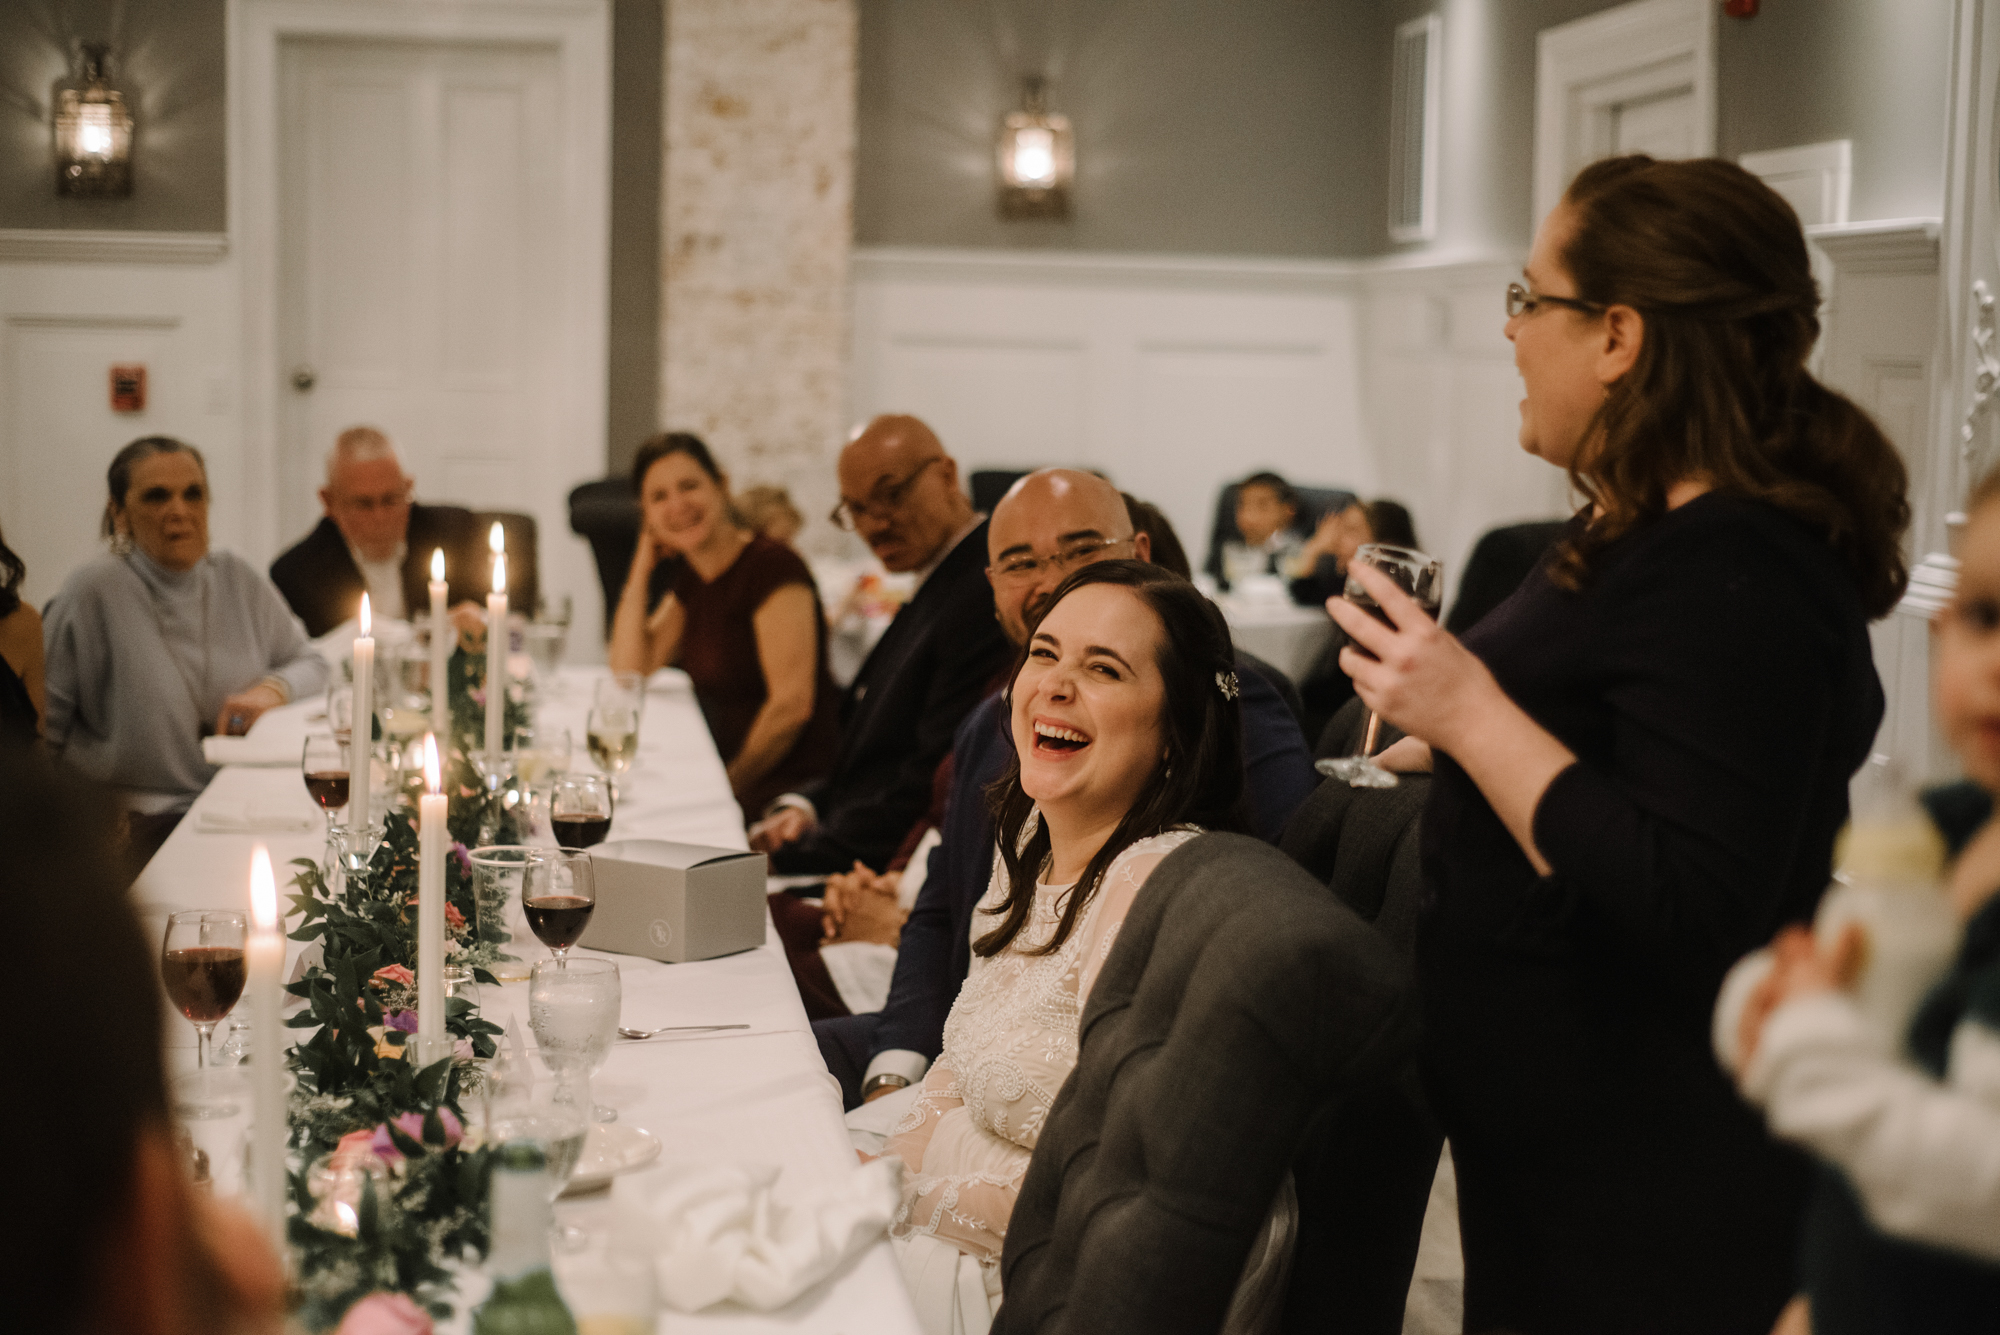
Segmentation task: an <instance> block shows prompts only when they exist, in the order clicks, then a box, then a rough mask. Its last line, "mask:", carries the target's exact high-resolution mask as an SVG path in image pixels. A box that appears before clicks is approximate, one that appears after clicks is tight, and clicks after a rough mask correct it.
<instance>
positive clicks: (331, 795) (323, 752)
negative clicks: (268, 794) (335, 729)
mask: <svg viewBox="0 0 2000 1335" xmlns="http://www.w3.org/2000/svg"><path fill="white" fill-rule="evenodd" d="M299 773H300V774H301V775H303V776H304V777H305V781H306V791H307V792H308V793H311V794H312V800H313V801H315V802H317V803H319V809H320V810H321V811H323V812H325V813H326V847H327V855H326V856H325V857H323V858H322V859H321V862H322V863H323V864H324V865H326V866H331V865H332V850H333V813H334V812H336V811H339V810H340V809H342V808H343V807H345V806H346V805H347V797H348V768H347V747H346V745H345V744H343V743H342V742H341V741H340V739H339V738H337V737H322V736H319V735H318V734H314V735H312V736H309V737H307V738H306V746H305V751H304V752H303V753H302V754H301V755H300V756H299Z"/></svg>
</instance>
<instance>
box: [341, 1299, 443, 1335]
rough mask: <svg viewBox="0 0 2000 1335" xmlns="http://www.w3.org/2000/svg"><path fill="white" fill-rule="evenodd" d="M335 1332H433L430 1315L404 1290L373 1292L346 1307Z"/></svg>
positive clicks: (399, 1334) (360, 1334) (373, 1334)
mask: <svg viewBox="0 0 2000 1335" xmlns="http://www.w3.org/2000/svg"><path fill="white" fill-rule="evenodd" d="M335 1335H431V1316H430V1313H429V1312H426V1311H425V1310H424V1309H423V1308H421V1307H419V1306H417V1305H416V1303H414V1302H412V1301H411V1300H410V1299H409V1297H408V1296H407V1295H405V1294H401V1293H371V1294H369V1295H368V1296H367V1297H366V1298H363V1299H362V1300H361V1301H360V1302H358V1303H356V1304H354V1306H352V1307H350V1308H348V1309H347V1315H346V1316H344V1317H342V1318H341V1319H340V1329H339V1330H338V1331H336V1332H335Z"/></svg>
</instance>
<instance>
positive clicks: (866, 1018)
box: [813, 468, 1318, 1108]
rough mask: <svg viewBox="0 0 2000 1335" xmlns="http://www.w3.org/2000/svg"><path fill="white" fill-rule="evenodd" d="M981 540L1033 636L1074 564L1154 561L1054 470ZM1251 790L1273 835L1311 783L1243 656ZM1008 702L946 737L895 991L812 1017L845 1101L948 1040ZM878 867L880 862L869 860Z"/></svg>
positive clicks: (1116, 501)
mask: <svg viewBox="0 0 2000 1335" xmlns="http://www.w3.org/2000/svg"><path fill="white" fill-rule="evenodd" d="M987 546H988V548H989V550H990V552H991V558H992V563H991V565H990V566H989V567H988V568H987V575H988V577H989V579H990V580H991V582H992V589H993V594H994V605H995V607H996V610H997V613H998V615H999V619H1000V624H1001V625H1002V626H1003V627H1004V628H1005V629H1006V633H1007V638H1008V639H1009V640H1010V641H1012V642H1013V643H1014V644H1015V645H1021V644H1025V643H1026V642H1027V639H1028V629H1027V623H1028V621H1029V620H1030V619H1031V618H1032V617H1033V616H1034V615H1035V614H1036V613H1037V612H1039V611H1040V610H1041V606H1042V604H1043V603H1045V602H1046V601H1047V600H1048V597H1049V595H1050V594H1051V593H1053V592H1054V591H1055V587H1056V586H1057V585H1058V584H1060V583H1061V582H1062V581H1063V578H1064V577H1065V576H1066V575H1067V574H1068V573H1069V572H1070V571H1071V570H1074V569H1076V568H1077V567H1078V566H1080V565H1085V564H1088V563H1089V562H1091V561H1101V560H1108V559H1112V558H1117V557H1127V558H1132V559H1136V560H1141V561H1147V560H1151V559H1152V546H1151V542H1150V540H1149V539H1148V537H1147V535H1146V534H1144V533H1139V532H1134V531H1133V527H1132V521H1131V517H1130V515H1129V513H1128V512H1127V510H1126V507H1125V501H1124V498H1123V497H1122V496H1121V495H1120V494H1119V492H1118V490H1117V489H1116V488H1115V487H1113V486H1112V485H1111V484H1110V483H1109V482H1106V481H1105V480H1104V479H1103V478H1100V477H1098V476H1096V475H1095V474H1091V473H1080V472H1073V471H1071V470H1068V469H1060V468H1048V469H1043V470H1042V471H1041V472H1038V473H1030V474H1029V475H1028V476H1027V477H1024V478H1022V479H1021V480H1020V481H1019V482H1017V483H1015V484H1014V487H1013V489H1012V490H1011V491H1009V492H1008V493H1007V495H1006V497H1005V498H1004V499H1002V500H1001V502H1000V504H999V505H997V506H995V507H994V509H993V519H992V522H991V524H990V525H989V526H988V533H987ZM1236 675H1237V679H1238V682H1239V684H1240V689H1241V692H1242V698H1241V702H1240V704H1241V708H1242V711H1243V758H1244V766H1245V770H1246V778H1247V783H1246V788H1245V797H1246V799H1247V805H1248V807H1249V814H1250V818H1251V826H1252V829H1253V830H1254V831H1255V832H1256V833H1257V834H1259V835H1261V836H1262V837H1264V838H1265V839H1267V840H1270V841H1271V842H1273V843H1275V842H1277V839H1278V836H1279V834H1280V833H1282V831H1283V830H1284V827H1285V823H1286V822H1287V821H1288V820H1290V819H1291V815H1292V812H1293V811H1295V810H1297V809H1298V806H1299V804H1300V803H1301V802H1303V801H1304V800H1305V798H1306V796H1307V794H1309V793H1310V792H1311V791H1312V790H1313V787H1314V786H1315V785H1316V784H1317V783H1318V776H1317V775H1315V774H1314V773H1313V768H1312V757H1311V754H1310V753H1309V752H1308V751H1307V749H1306V743H1305V736H1304V734H1303V733H1301V732H1300V731H1299V725H1298V720H1297V719H1296V718H1295V717H1294V716H1293V714H1292V712H1291V710H1290V709H1289V708H1287V707H1286V705H1285V702H1284V700H1283V699H1282V698H1281V697H1280V696H1279V694H1278V692H1277V690H1276V688H1274V687H1273V686H1272V685H1271V684H1270V682H1269V681H1268V680H1266V679H1265V677H1264V675H1263V673H1262V672H1260V671H1258V670H1257V668H1256V666H1254V665H1253V664H1252V663H1250V662H1245V661H1244V660H1243V658H1242V656H1241V655H1239V656H1238V665H1237V673H1236ZM1013 746H1014V743H1013V739H1012V737H1011V736H1009V733H1008V717H1007V707H1006V702H1005V701H1004V700H1003V699H1002V698H1001V696H1000V695H999V694H997V693H995V694H993V695H990V696H989V697H988V698H986V699H985V700H983V701H981V702H980V704H979V706H978V707H977V708H976V709H974V710H973V711H972V713H971V714H970V715H969V716H968V717H967V718H966V719H965V721H964V723H963V724H962V725H961V726H960V727H959V729H958V731H957V734H956V735H955V736H954V738H953V751H952V787H951V796H950V798H949V799H948V800H947V802H946V805H945V815H944V824H943V826H942V827H941V828H940V830H939V836H940V842H939V844H938V846H937V847H936V848H934V849H932V850H931V855H930V862H929V864H928V867H927V869H926V872H925V878H924V885H923V889H922V890H920V891H918V893H917V902H916V904H915V905H914V906H913V907H912V908H911V910H910V916H909V920H908V921H906V922H905V923H904V924H903V930H902V938H901V941H900V943H899V944H898V946H897V953H896V971H895V974H894V976H893V979H892V981H891V982H890V985H889V999H888V1002H887V1003H886V1004H885V1005H884V1006H883V1007H882V1009H881V1010H880V1011H875V1012H870V1013H868V1014H864V1015H843V1016H840V1017H838V1018H836V1019H830V1020H815V1021H814V1022H813V1035H814V1037H815V1038H817V1039H818V1040H819V1046H820V1054H821V1055H822V1056H823V1057H824V1058H825V1060H826V1064H827V1069H828V1070H830V1071H832V1072H833V1074H834V1075H835V1077H836V1078H838V1079H839V1081H840V1085H841V1092H842V1096H843V1098H844V1100H845V1102H846V1104H847V1106H848V1107H850V1108H851V1107H854V1106H855V1105H856V1104H857V1103H859V1102H860V1101H861V1100H862V1099H863V1098H864V1097H870V1096H874V1095H879V1094H883V1093H887V1092H889V1090H891V1089H895V1088H901V1087H902V1086H904V1085H908V1084H914V1083H915V1082H916V1081H918V1080H920V1079H922V1078H923V1074H924V1071H925V1070H926V1068H928V1067H929V1065H930V1062H931V1059H932V1058H934V1057H936V1056H937V1054H938V1050H939V1049H940V1048H941V1047H942V1046H943V1042H944V1022H945V1017H946V1016H947V1015H949V1014H950V1012H951V1004H952V1002H953V1001H954V1000H956V999H957V997H958V989H959V985H960V984H961V983H963V982H964V981H965V975H966V971H967V970H968V969H969V968H970V967H971V964H972V947H971V936H972V930H971V929H972V918H973V913H974V911H975V909H977V907H978V904H979V900H980V897H981V896H982V895H984V894H985V893H986V887H987V882H988V879H989V878H990V876H991V875H992V871H993V818H992V815H991V814H990V812H989V810H988V808H987V804H986V789H987V786H988V785H989V784H991V783H992V782H993V781H994V780H995V779H997V778H999V777H1000V776H1001V775H1002V774H1004V773H1005V772H1006V769H1007V761H1008V758H1009V757H1010V756H1011V755H1012V754H1013ZM873 865H875V866H881V865H882V864H881V863H875V864H873Z"/></svg>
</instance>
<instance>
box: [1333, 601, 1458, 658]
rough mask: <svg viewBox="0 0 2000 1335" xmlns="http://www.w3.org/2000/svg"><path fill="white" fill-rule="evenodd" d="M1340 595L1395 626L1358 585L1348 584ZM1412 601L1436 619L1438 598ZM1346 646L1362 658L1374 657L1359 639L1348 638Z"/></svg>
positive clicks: (1380, 620) (1380, 619)
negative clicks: (1362, 645) (1345, 590)
mask: <svg viewBox="0 0 2000 1335" xmlns="http://www.w3.org/2000/svg"><path fill="white" fill-rule="evenodd" d="M1341 596H1342V597H1343V598H1345V599H1346V600H1347V601H1348V602H1350V603H1353V604H1354V605H1355V606H1356V607H1358V608H1360V609H1361V610H1362V611H1364V612H1366V613H1367V614H1368V615H1369V616H1371V617H1374V618H1375V619H1376V620H1377V621H1379V622H1381V623H1382V624H1383V625H1385V626H1388V627H1390V628H1392V629H1393V628H1394V627H1395V624H1396V623H1395V622H1393V621H1391V620H1389V614H1388V613H1387V612H1384V611H1383V610H1382V606H1381V604H1379V603H1377V602H1376V601H1375V600H1374V599H1373V598H1370V597H1369V596H1368V595H1367V594H1366V593H1364V592H1362V591H1361V590H1360V588H1359V586H1358V585H1356V586H1350V587H1349V588H1348V590H1347V592H1346V593H1344V594H1342V595H1341ZM1412 601H1413V602H1415V603H1416V605H1417V606H1418V607H1421V608H1423V609H1424V615H1425V616H1427V617H1429V618H1430V619H1431V620H1433V621H1436V620H1437V614H1438V607H1439V606H1440V602H1439V600H1438V599H1436V598H1415V599H1412ZM1347 647H1348V648H1350V649H1352V650H1354V652H1355V653H1357V654H1360V655H1361V656H1362V657H1364V658H1373V657H1375V655H1374V654H1371V653H1369V652H1368V651H1367V650H1366V649H1364V648H1362V647H1361V642H1360V641H1359V640H1349V641H1348V642H1347Z"/></svg>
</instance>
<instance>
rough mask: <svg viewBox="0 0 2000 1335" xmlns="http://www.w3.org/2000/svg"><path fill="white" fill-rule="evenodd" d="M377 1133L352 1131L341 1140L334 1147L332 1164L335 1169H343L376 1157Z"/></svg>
mask: <svg viewBox="0 0 2000 1335" xmlns="http://www.w3.org/2000/svg"><path fill="white" fill-rule="evenodd" d="M374 1142H375V1133H374V1132H373V1131H350V1132H348V1133H347V1134H346V1135H344V1136H342V1137H341V1138H340V1143H339V1144H337V1145H335V1146H334V1147H333V1159H332V1162H333V1164H334V1166H335V1167H343V1166H345V1165H348V1164H352V1163H356V1162H358V1161H360V1160H362V1159H372V1158H374V1157H375V1143H374Z"/></svg>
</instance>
